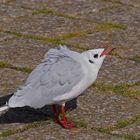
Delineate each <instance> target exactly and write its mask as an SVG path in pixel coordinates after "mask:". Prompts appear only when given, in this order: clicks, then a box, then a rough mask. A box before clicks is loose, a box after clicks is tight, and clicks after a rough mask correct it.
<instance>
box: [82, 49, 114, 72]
mask: <svg viewBox="0 0 140 140" xmlns="http://www.w3.org/2000/svg"><path fill="white" fill-rule="evenodd" d="M114 49H115V48H111V47H109V46H107V47H105V48H100V49H93V50H88V51H86V52H83V53H82V54H83V55H84V56H85V58H86V59H87V61H88V62H89V64H90V66H91V67H92V68H93V69H94V70H95V69H96V70H97V71H99V69H100V68H101V66H102V63H103V61H104V59H105V57H106V56H107V55H108V54H109V53H110V52H112V51H113V50H114Z"/></svg>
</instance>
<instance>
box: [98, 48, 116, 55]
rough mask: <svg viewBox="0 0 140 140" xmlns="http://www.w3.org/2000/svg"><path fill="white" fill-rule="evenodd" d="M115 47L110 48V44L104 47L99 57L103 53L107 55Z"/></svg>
mask: <svg viewBox="0 0 140 140" xmlns="http://www.w3.org/2000/svg"><path fill="white" fill-rule="evenodd" d="M114 49H115V48H112V47H110V46H106V47H105V48H104V51H103V52H102V53H101V55H100V57H102V56H104V55H108V54H109V53H110V52H112V51H113V50H114Z"/></svg>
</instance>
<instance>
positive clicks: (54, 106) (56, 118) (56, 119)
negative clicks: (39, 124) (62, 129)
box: [53, 105, 59, 123]
mask: <svg viewBox="0 0 140 140" xmlns="http://www.w3.org/2000/svg"><path fill="white" fill-rule="evenodd" d="M53 111H54V121H55V122H56V123H59V118H58V110H57V105H53Z"/></svg>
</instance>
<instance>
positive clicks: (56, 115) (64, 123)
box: [53, 104, 75, 129]
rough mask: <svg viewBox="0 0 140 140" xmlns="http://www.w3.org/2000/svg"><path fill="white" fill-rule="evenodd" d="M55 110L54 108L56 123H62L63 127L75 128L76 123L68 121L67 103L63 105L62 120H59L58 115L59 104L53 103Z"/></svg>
mask: <svg viewBox="0 0 140 140" xmlns="http://www.w3.org/2000/svg"><path fill="white" fill-rule="evenodd" d="M53 110H54V121H55V122H56V123H58V124H59V125H61V126H62V127H64V128H66V129H70V128H74V127H75V125H74V124H73V123H69V122H68V121H67V118H66V115H65V104H62V105H61V114H62V117H61V120H59V117H58V110H57V106H56V105H53Z"/></svg>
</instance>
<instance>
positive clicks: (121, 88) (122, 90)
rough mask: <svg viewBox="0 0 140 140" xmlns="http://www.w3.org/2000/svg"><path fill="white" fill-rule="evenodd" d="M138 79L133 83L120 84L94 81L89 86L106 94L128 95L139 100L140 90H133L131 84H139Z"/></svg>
mask: <svg viewBox="0 0 140 140" xmlns="http://www.w3.org/2000/svg"><path fill="white" fill-rule="evenodd" d="M139 85H140V81H137V82H135V83H134V84H128V83H125V84H121V85H111V84H108V85H104V84H103V83H95V84H93V85H92V86H91V88H92V87H94V88H96V89H97V91H101V92H102V91H104V92H106V93H108V94H110V93H111V94H119V95H122V96H124V97H129V98H130V99H136V100H137V101H138V102H140V99H139V95H140V91H139V90H134V89H132V87H133V86H139Z"/></svg>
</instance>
